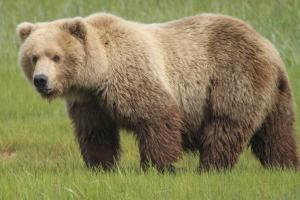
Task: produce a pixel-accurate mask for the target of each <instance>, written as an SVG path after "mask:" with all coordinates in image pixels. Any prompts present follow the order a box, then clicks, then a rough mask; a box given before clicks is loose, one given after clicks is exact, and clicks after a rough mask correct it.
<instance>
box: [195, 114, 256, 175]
mask: <svg viewBox="0 0 300 200" xmlns="http://www.w3.org/2000/svg"><path fill="white" fill-rule="evenodd" d="M247 131H248V133H247ZM250 131H251V130H250V129H247V128H245V127H241V125H240V124H239V123H238V122H235V121H232V120H230V119H229V118H227V117H223V118H220V117H218V118H217V117H215V118H212V119H211V120H210V122H207V124H205V127H204V129H203V132H202V135H201V147H200V162H201V170H205V171H206V170H210V169H216V170H224V169H231V168H232V167H233V166H234V165H235V164H236V163H237V161H238V158H239V155H240V154H241V153H242V151H243V150H244V149H245V147H246V142H247V141H248V140H249V138H248V135H250V134H251V132H250Z"/></svg>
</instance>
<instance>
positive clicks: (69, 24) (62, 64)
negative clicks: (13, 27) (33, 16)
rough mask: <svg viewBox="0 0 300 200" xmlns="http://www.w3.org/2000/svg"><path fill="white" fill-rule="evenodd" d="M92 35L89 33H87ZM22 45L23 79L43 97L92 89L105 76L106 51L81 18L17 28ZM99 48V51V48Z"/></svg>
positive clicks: (50, 97) (20, 25) (25, 25)
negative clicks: (102, 75) (100, 77)
mask: <svg viewBox="0 0 300 200" xmlns="http://www.w3.org/2000/svg"><path fill="white" fill-rule="evenodd" d="M90 32H92V33H90ZM17 34H18V36H19V37H20V39H21V41H22V44H21V47H20V51H19V63H20V65H21V66H22V69H23V71H24V74H25V76H26V77H27V78H28V80H29V81H30V82H31V83H32V85H33V86H34V87H35V88H36V90H37V91H38V92H39V93H40V94H41V95H42V96H43V97H45V98H47V99H49V100H52V99H53V98H55V97H58V96H64V95H66V96H67V95H68V93H69V92H70V91H71V90H74V88H75V89H78V88H83V89H85V88H86V89H89V87H92V86H93V87H94V86H95V83H93V82H96V81H97V79H98V78H99V77H97V76H101V74H103V73H104V71H105V69H106V67H105V66H107V65H106V64H105V52H103V49H102V50H101V47H99V45H100V43H98V44H97V46H95V44H94V43H97V42H98V41H97V37H95V36H94V35H95V34H94V31H93V30H92V28H91V26H90V25H88V24H87V23H86V22H85V21H84V19H83V18H73V19H64V20H57V21H53V22H49V23H36V24H32V23H28V22H23V23H21V24H19V25H18V26H17ZM99 48H100V49H99Z"/></svg>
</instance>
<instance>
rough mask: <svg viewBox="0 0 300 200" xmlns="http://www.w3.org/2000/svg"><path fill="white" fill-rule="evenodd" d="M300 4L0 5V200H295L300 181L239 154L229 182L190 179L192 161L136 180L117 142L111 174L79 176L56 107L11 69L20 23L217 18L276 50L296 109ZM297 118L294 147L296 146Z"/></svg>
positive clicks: (131, 161) (272, 0)
mask: <svg viewBox="0 0 300 200" xmlns="http://www.w3.org/2000/svg"><path fill="white" fill-rule="evenodd" d="M87 2H88V3H87ZM299 8H300V1H299V0H287V1H280V0H253V1H250V0H249V1H243V0H236V1H229V0H228V1H219V0H213V1H209V0H203V1H197V0H195V1H192V0H186V1H184V0H165V1H159V0H148V1H142V0H141V1H138V0H132V1H125V0H120V1H117V0H112V1H96V0H90V1H84V0H65V1H58V0H57V1H50V0H44V1H40V0H27V1H21V0H19V1H17V0H15V1H11V0H0V91H1V93H0V199H143V200H146V199H300V173H299V172H297V173H296V172H292V171H279V170H274V171H272V170H265V169H263V168H262V167H261V166H260V164H259V162H258V161H257V160H255V159H254V157H253V156H252V155H251V153H250V152H249V150H248V151H246V152H245V153H244V154H243V155H242V156H241V159H240V162H239V163H238V165H237V166H236V167H235V168H234V170H232V171H231V172H223V173H216V172H210V173H201V174H200V173H198V172H196V167H197V165H198V156H196V155H185V156H184V158H183V159H182V160H181V161H179V162H178V163H177V164H176V166H177V167H178V168H179V169H178V172H177V174H176V175H168V174H163V175H162V174H158V173H157V172H156V171H155V170H154V169H151V170H150V171H149V172H147V173H142V172H141V171H140V169H139V166H138V160H139V155H138V150H137V147H136V144H135V142H134V139H133V138H132V137H131V136H130V135H128V134H122V148H123V153H122V159H121V162H120V164H119V168H118V169H117V170H116V172H114V173H104V172H101V171H100V172H92V171H90V170H88V169H87V168H85V166H84V164H83V161H82V159H81V157H80V154H79V150H78V146H77V144H76V142H75V139H74V137H73V133H72V128H71V126H70V121H69V119H68V118H67V115H66V113H65V109H64V103H63V101H62V100H57V101H55V102H53V103H51V104H48V103H47V102H45V101H42V99H41V98H40V97H39V96H38V94H36V92H34V90H33V89H31V87H30V85H29V84H28V83H27V82H26V81H25V79H24V78H23V75H22V73H21V70H20V68H19V66H18V65H17V62H16V61H17V51H18V39H17V37H16V36H15V27H16V25H17V24H18V23H19V22H22V21H33V22H36V21H46V20H52V19H56V18H61V17H69V16H77V15H82V16H85V15H88V14H91V13H94V12H98V11H107V12H112V13H115V14H117V15H120V16H123V17H126V18H128V19H131V20H137V21H142V22H162V21H167V20H171V19H176V18H180V17H183V16H187V15H193V14H198V13H203V12H217V13H223V14H229V15H232V16H236V17H238V18H241V19H243V20H245V21H247V22H249V23H250V24H252V25H253V26H254V27H255V28H256V29H257V30H258V31H259V32H260V33H261V34H263V35H264V36H265V37H267V38H268V39H270V40H271V41H272V42H273V43H274V44H275V46H276V47H277V48H278V49H279V51H280V53H281V55H282V58H283V59H284V62H285V64H286V66H287V68H288V72H289V75H290V79H291V82H292V86H293V89H294V93H295V99H296V104H298V105H300V12H299ZM299 111H300V108H299V107H298V108H297V125H296V130H297V141H298V144H299V141H300V114H299V113H300V112H299Z"/></svg>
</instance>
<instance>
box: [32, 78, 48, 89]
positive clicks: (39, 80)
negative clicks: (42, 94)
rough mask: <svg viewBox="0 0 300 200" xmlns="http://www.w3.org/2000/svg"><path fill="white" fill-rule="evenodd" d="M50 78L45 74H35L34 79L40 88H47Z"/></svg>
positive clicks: (34, 82)
mask: <svg viewBox="0 0 300 200" xmlns="http://www.w3.org/2000/svg"><path fill="white" fill-rule="evenodd" d="M47 81H48V78H47V76H45V75H44V74H39V75H35V76H34V79H33V84H34V85H35V87H37V88H38V89H45V88H46V86H47Z"/></svg>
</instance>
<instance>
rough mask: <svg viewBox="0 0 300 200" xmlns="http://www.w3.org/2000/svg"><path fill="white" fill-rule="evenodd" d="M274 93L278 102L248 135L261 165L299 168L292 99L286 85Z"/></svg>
mask: <svg viewBox="0 0 300 200" xmlns="http://www.w3.org/2000/svg"><path fill="white" fill-rule="evenodd" d="M282 81H286V80H282ZM281 84H287V82H286V83H284V82H281ZM277 97H278V98H277V104H275V105H274V107H273V110H272V111H271V112H270V113H269V115H268V116H267V118H266V119H265V121H264V123H263V124H262V126H261V127H260V128H259V129H258V130H257V132H256V133H255V135H254V137H253V138H252V139H251V148H252V152H253V154H254V155H255V156H256V157H257V158H258V159H259V160H260V162H261V164H262V165H263V166H264V167H267V168H268V167H275V168H293V169H296V168H299V160H298V155H297V147H296V139H295V135H294V128H293V126H294V112H293V103H292V97H291V94H290V90H289V88H288V85H285V86H284V87H283V86H282V85H281V87H279V91H278V95H277Z"/></svg>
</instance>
